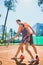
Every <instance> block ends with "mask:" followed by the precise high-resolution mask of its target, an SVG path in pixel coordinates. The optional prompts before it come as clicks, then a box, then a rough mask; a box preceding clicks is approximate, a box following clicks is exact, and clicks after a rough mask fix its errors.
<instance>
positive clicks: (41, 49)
mask: <svg viewBox="0 0 43 65" xmlns="http://www.w3.org/2000/svg"><path fill="white" fill-rule="evenodd" d="M36 48H37V51H38V55H39V58H40V64H39V65H43V46H37V47H36ZM17 49H18V45H12V46H8V47H7V46H0V61H2V65H17V64H16V62H15V61H14V60H11V58H12V57H14V56H15V53H16V52H17ZM29 49H30V50H31V52H32V54H33V56H34V57H35V53H34V51H33V49H32V47H31V46H29ZM20 54H21V52H20V53H19V55H20ZM19 55H18V56H19ZM24 55H25V59H24V61H23V63H26V65H28V64H29V63H28V61H29V60H30V56H29V55H28V53H27V52H26V51H25V50H24Z"/></svg>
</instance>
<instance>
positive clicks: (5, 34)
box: [4, 32, 8, 41]
mask: <svg viewBox="0 0 43 65" xmlns="http://www.w3.org/2000/svg"><path fill="white" fill-rule="evenodd" d="M7 36H8V34H7V32H4V40H5V41H6V38H7Z"/></svg>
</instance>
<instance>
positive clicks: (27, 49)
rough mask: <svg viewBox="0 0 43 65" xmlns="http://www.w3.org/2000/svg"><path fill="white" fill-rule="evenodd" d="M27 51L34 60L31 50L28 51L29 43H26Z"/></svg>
mask: <svg viewBox="0 0 43 65" xmlns="http://www.w3.org/2000/svg"><path fill="white" fill-rule="evenodd" d="M25 49H26V51H27V52H28V54H29V55H30V56H31V58H32V59H34V57H33V55H32V53H31V52H30V50H28V43H26V46H25Z"/></svg>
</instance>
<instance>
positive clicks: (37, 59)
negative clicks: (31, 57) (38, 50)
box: [36, 55, 39, 64]
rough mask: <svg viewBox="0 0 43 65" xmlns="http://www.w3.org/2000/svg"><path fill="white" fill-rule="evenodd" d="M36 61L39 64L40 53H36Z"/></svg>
mask: <svg viewBox="0 0 43 65" xmlns="http://www.w3.org/2000/svg"><path fill="white" fill-rule="evenodd" d="M36 61H37V63H38V64H39V57H38V55H36Z"/></svg>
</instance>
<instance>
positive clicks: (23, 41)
mask: <svg viewBox="0 0 43 65" xmlns="http://www.w3.org/2000/svg"><path fill="white" fill-rule="evenodd" d="M29 38H30V40H29ZM21 42H22V43H24V44H27V43H30V45H32V44H33V36H32V34H31V35H30V36H27V37H26V38H25V40H23V39H22V41H21Z"/></svg>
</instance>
